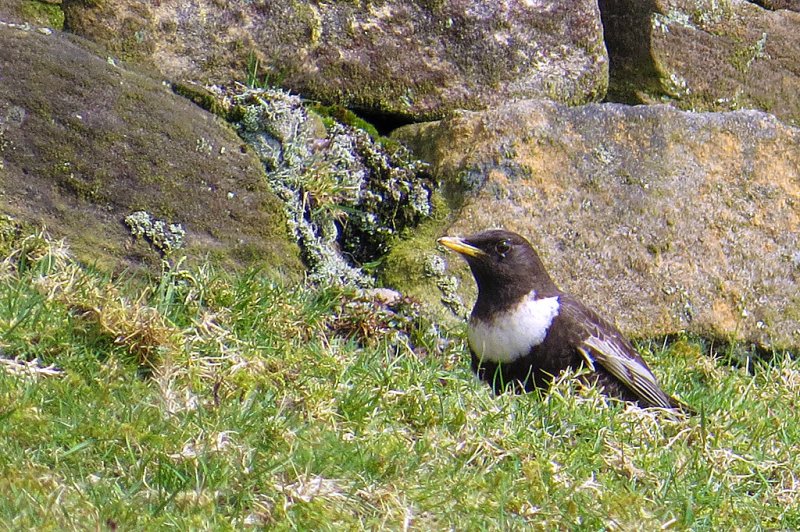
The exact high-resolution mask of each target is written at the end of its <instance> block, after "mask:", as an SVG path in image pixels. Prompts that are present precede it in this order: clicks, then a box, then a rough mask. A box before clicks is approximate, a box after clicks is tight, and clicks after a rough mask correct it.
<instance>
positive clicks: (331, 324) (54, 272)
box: [0, 232, 800, 530]
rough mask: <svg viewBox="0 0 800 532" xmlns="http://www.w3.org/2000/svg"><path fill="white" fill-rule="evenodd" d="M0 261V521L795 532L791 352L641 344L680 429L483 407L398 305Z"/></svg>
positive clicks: (583, 406) (560, 388)
mask: <svg viewBox="0 0 800 532" xmlns="http://www.w3.org/2000/svg"><path fill="white" fill-rule="evenodd" d="M0 246H1V247H2V251H3V256H6V257H8V258H7V259H6V260H5V261H4V262H3V263H0V349H1V350H2V354H1V355H0V358H2V359H4V360H3V363H2V364H0V450H2V452H0V493H2V494H3V496H2V497H0V527H2V528H4V529H5V528H10V529H45V530H48V529H50V530H53V529H95V528H113V527H115V526H117V527H121V529H126V530H129V529H154V528H155V529H167V528H170V529H173V528H177V529H209V528H213V529H240V528H246V527H248V526H252V527H264V526H265V527H269V528H275V529H279V530H280V529H294V528H299V529H322V530H333V529H336V530H340V529H362V528H369V529H378V528H389V529H402V528H404V527H406V526H408V527H410V528H412V529H416V530H430V529H457V530H466V529H498V528H512V529H521V528H533V529H543V530H551V529H554V528H562V529H563V528H580V529H590V530H591V529H623V530H624V529H633V528H636V529H650V530H652V529H658V528H659V527H666V528H672V529H697V530H727V529H746V530H752V529H758V528H777V529H796V528H798V527H800V506H799V505H798V504H799V503H798V500H800V497H798V480H797V474H798V473H797V472H798V471H800V464H798V463H797V462H798V459H797V456H798V455H799V454H800V452H799V451H800V428H798V427H800V423H799V422H798V421H799V420H798V411H800V408H799V406H800V405H798V403H800V363H798V362H797V361H795V360H792V359H791V358H789V357H777V358H776V359H775V360H774V361H772V362H770V363H768V364H767V363H763V364H757V365H756V367H755V368H754V370H753V371H752V372H747V371H745V370H744V369H737V368H732V367H730V366H728V365H726V364H725V363H724V360H725V358H724V357H722V358H717V357H715V356H714V354H713V352H709V351H712V350H710V349H709V348H708V347H707V346H705V345H704V344H703V343H702V342H701V341H699V340H692V339H687V338H682V339H678V340H677V341H675V342H674V343H672V344H670V345H669V346H666V347H664V346H662V345H660V344H659V345H648V344H643V345H641V346H640V347H641V350H642V353H643V355H644V356H645V357H646V358H647V360H648V362H650V363H651V366H652V367H653V368H654V370H655V372H656V373H657V374H658V376H659V377H660V379H661V380H662V382H663V383H664V386H665V388H667V389H668V390H669V391H671V392H674V393H677V394H679V395H680V396H681V397H682V398H683V399H684V400H686V401H687V402H689V403H690V404H691V405H693V406H694V407H695V408H697V409H698V410H699V411H700V412H701V414H700V415H697V416H694V417H690V418H682V417H675V416H672V415H669V414H668V413H665V412H661V411H648V410H641V409H639V408H636V407H632V406H626V405H623V404H620V403H618V402H614V401H608V400H606V399H605V398H603V397H602V396H600V395H599V394H598V393H597V392H596V391H595V390H593V389H579V388H578V387H576V386H575V385H573V384H572V382H574V381H570V380H569V379H566V378H565V379H564V380H562V381H561V382H559V383H558V384H557V386H556V387H555V389H554V390H553V391H552V392H551V393H549V394H543V395H539V394H529V395H503V396H500V397H493V396H491V395H490V394H489V392H488V389H487V387H486V386H484V385H482V384H480V383H478V382H477V381H476V380H475V379H474V378H473V377H472V376H471V375H470V372H469V368H468V363H467V354H466V351H465V347H464V341H463V333H464V331H463V328H457V329H455V330H447V329H446V328H444V327H443V326H441V325H437V324H435V323H431V322H430V321H429V320H427V319H426V318H425V317H420V316H419V315H418V312H417V310H418V309H416V307H415V305H414V304H413V303H411V302H408V301H403V302H400V303H399V304H398V305H395V306H394V307H393V310H392V309H387V308H385V307H383V306H382V305H380V304H378V303H376V302H375V301H374V300H372V299H370V298H369V297H365V296H363V295H359V294H357V293H355V292H353V291H351V290H347V289H341V288H330V287H329V288H313V287H309V286H303V285H297V286H282V285H279V284H276V283H275V282H273V281H271V280H270V279H269V278H268V276H267V275H265V274H264V273H262V272H250V273H248V274H244V275H238V276H234V275H228V274H225V273H222V272H216V271H214V270H213V269H212V268H210V267H206V268H204V269H201V270H195V271H188V270H186V269H183V268H182V267H181V266H180V265H177V266H173V267H172V268H171V269H169V270H168V271H166V272H165V273H164V274H163V275H162V276H161V277H160V278H158V279H155V280H154V281H152V282H151V283H144V284H143V283H141V282H140V281H134V280H125V279H121V280H120V279H116V280H111V279H109V278H107V277H105V276H103V275H100V274H96V273H92V272H90V271H88V270H86V269H84V268H81V267H79V266H78V265H76V264H75V263H74V262H73V261H72V260H71V259H70V258H69V255H67V254H65V253H64V252H63V250H61V248H59V246H58V245H56V244H54V243H53V242H50V241H48V240H47V239H45V238H43V237H41V236H36V235H34V236H30V237H23V236H21V235H19V234H12V233H9V232H6V233H2V234H0ZM10 359H17V362H18V364H17V365H16V366H12V365H11V364H10V363H9V360H10ZM46 367H51V369H55V370H58V371H57V373H56V374H52V372H45V371H43V368H46Z"/></svg>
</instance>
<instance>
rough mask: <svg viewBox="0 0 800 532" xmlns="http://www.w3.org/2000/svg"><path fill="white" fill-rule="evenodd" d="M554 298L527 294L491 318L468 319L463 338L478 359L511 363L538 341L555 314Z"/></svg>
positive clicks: (556, 300)
mask: <svg viewBox="0 0 800 532" xmlns="http://www.w3.org/2000/svg"><path fill="white" fill-rule="evenodd" d="M558 310H559V302H558V297H557V296H556V297H545V298H540V299H537V298H536V296H535V294H531V295H528V296H527V297H525V299H523V300H522V301H521V302H519V303H518V304H517V305H515V306H514V307H512V308H511V309H509V310H507V311H505V312H501V313H499V314H496V315H495V316H492V318H491V319H489V320H486V319H479V318H475V317H474V316H473V317H472V318H471V319H470V322H469V328H468V331H467V338H468V340H469V346H470V348H471V349H472V351H473V352H474V353H475V355H477V357H478V358H480V359H481V360H489V361H492V362H506V363H508V362H513V361H514V360H516V359H517V358H519V357H521V356H525V355H527V354H528V353H529V352H530V350H531V349H532V348H533V347H535V346H537V345H539V344H541V343H542V342H543V341H544V339H545V337H546V336H547V331H548V329H549V328H550V325H551V324H552V323H553V320H554V319H555V318H556V316H558Z"/></svg>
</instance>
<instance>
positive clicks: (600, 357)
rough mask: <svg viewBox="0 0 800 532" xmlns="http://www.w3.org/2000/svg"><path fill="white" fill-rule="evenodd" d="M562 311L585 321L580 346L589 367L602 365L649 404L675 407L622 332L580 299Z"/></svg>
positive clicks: (577, 319) (578, 321) (579, 348)
mask: <svg viewBox="0 0 800 532" xmlns="http://www.w3.org/2000/svg"><path fill="white" fill-rule="evenodd" d="M562 310H564V311H566V312H567V313H569V314H573V317H574V318H576V320H575V322H577V323H582V324H586V325H585V326H583V327H582V328H583V331H582V336H583V341H582V342H581V343H580V344H578V347H577V349H578V352H579V353H580V354H581V356H582V357H583V358H584V359H585V360H586V363H587V364H588V365H589V367H590V368H592V369H595V364H596V363H597V364H600V365H601V366H602V367H603V368H605V369H606V371H608V372H609V373H610V374H611V375H613V376H614V377H616V378H617V379H618V380H619V381H620V382H621V383H622V384H624V385H625V386H626V387H627V388H628V389H630V390H631V391H632V392H633V393H635V394H636V395H637V396H638V397H639V398H641V399H643V400H644V401H646V402H647V403H649V404H652V405H655V406H659V407H662V408H672V407H673V406H674V404H673V401H672V400H671V399H670V397H669V396H668V395H667V394H666V393H664V391H663V390H662V389H661V387H660V386H659V385H658V381H657V380H656V377H655V375H653V372H651V371H650V368H648V367H647V364H645V362H644V360H642V359H641V357H640V356H639V355H638V354H637V353H636V351H635V350H634V348H633V346H632V345H631V344H630V342H628V341H627V340H626V339H625V337H624V336H622V333H620V332H619V331H617V329H616V328H614V327H613V326H612V325H610V324H608V323H606V322H604V321H603V319H602V318H600V317H599V316H597V315H596V314H595V313H594V312H592V311H591V310H589V309H587V308H586V307H584V306H583V305H582V304H580V303H578V302H577V301H573V302H571V304H567V305H562ZM586 318H589V319H586ZM592 324H597V325H592Z"/></svg>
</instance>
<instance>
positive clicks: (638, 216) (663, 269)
mask: <svg viewBox="0 0 800 532" xmlns="http://www.w3.org/2000/svg"><path fill="white" fill-rule="evenodd" d="M396 137H397V138H399V139H401V140H403V141H405V142H407V143H408V144H409V145H411V146H412V147H413V148H414V149H415V151H416V153H417V154H419V155H422V156H423V157H424V158H427V159H428V160H430V161H432V162H434V165H433V173H434V175H435V176H436V177H438V178H439V179H440V180H442V181H443V182H444V190H445V194H446V197H447V199H448V201H449V203H450V205H451V207H452V208H453V209H454V210H455V211H456V212H457V215H456V218H455V221H454V223H453V224H452V226H451V227H450V228H449V229H447V230H446V232H448V233H450V234H468V233H471V232H474V231H478V230H481V229H485V228H490V227H498V226H501V227H506V228H508V229H511V230H514V231H517V232H520V233H522V234H523V235H526V236H527V237H529V238H530V240H531V242H532V243H533V244H534V246H535V247H536V248H537V249H538V250H539V252H540V254H541V256H542V259H543V260H544V263H545V265H546V266H547V267H548V268H549V271H550V273H551V274H552V276H553V278H554V279H555V280H556V282H557V283H559V284H560V285H561V286H562V287H563V288H565V289H567V290H569V291H571V292H572V293H574V294H576V295H578V296H579V297H580V298H582V299H583V300H585V301H586V302H587V303H588V304H589V305H590V306H592V307H594V308H596V309H597V310H598V311H600V312H601V313H602V314H604V315H608V316H609V317H613V318H615V319H616V321H617V322H618V324H619V325H620V326H621V327H622V329H623V330H624V331H625V332H627V333H629V334H631V335H634V336H638V337H653V336H660V335H668V334H672V333H676V332H678V331H691V332H695V333H699V334H702V335H704V336H708V337H713V338H722V339H743V340H746V341H750V342H753V343H755V344H756V345H758V346H762V347H778V348H783V347H794V348H796V347H797V346H798V345H800V292H798V288H797V282H798V278H799V277H800V236H799V235H800V231H799V230H800V130H798V129H796V128H793V127H790V126H787V125H785V124H783V123H782V122H780V121H778V120H777V119H775V118H774V117H773V116H771V115H768V114H765V113H761V112H756V111H739V112H729V113H706V114H696V113H688V112H682V111H678V110H675V109H674V108H672V107H669V106H664V105H660V106H647V107H645V106H638V107H630V106H625V105H619V104H603V105H600V104H592V105H587V106H583V107H576V108H567V107H564V106H561V105H558V104H555V103H549V102H536V101H527V102H519V103H516V104H512V105H507V106H504V107H501V108H499V109H497V110H492V111H487V112H482V113H473V112H464V113H461V114H458V115H456V116H454V117H452V118H449V119H447V120H443V121H441V122H434V123H428V124H417V125H411V126H406V127H404V128H402V129H400V130H398V131H397V132H396ZM441 230H442V231H443V232H444V231H445V229H441ZM429 240H430V241H429V242H428V243H427V246H428V248H427V249H428V250H429V252H430V253H431V254H433V251H432V250H433V238H430V239H429ZM414 245H415V246H416V247H419V246H420V243H419V242H418V241H417V242H415V243H414ZM401 252H402V247H400V248H398V249H397V251H396V252H395V253H396V254H395V255H394V256H390V258H389V259H387V261H386V262H387V265H388V266H387V268H388V272H387V276H388V277H389V278H392V279H394V280H395V281H396V282H398V283H402V282H403V279H409V281H408V283H409V284H415V285H416V284H418V283H420V282H422V281H421V280H424V279H425V275H426V274H427V275H431V274H435V273H437V272H436V271H435V268H433V269H432V268H431V265H432V264H435V263H436V260H433V259H432V258H430V257H429V258H428V260H427V261H423V262H421V263H419V264H418V266H419V267H418V269H417V271H416V274H415V275H411V272H412V270H413V268H411V267H410V265H412V266H413V263H411V262H409V261H402V260H396V258H397V257H400V256H402V254H401ZM446 258H447V260H448V261H449V262H450V265H449V267H450V270H451V271H455V272H458V274H459V276H460V278H461V280H462V281H463V282H462V287H463V286H465V287H466V290H467V291H469V290H474V288H473V283H472V281H471V280H470V279H469V275H468V273H467V270H466V268H465V266H464V264H462V261H460V260H459V259H457V258H455V257H452V256H450V255H447V256H446ZM438 260H439V261H441V256H440V258H439V259H438ZM398 265H399V266H398ZM393 267H402V268H403V269H404V271H403V273H402V275H400V274H397V273H396V272H392V271H391V270H392V268H393ZM440 285H441V283H440ZM465 293H466V292H462V294H465ZM467 299H469V297H467Z"/></svg>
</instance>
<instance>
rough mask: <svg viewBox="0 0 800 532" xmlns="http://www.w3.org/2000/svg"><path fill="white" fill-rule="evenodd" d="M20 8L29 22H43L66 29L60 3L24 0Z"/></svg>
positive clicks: (55, 27) (59, 28) (58, 28)
mask: <svg viewBox="0 0 800 532" xmlns="http://www.w3.org/2000/svg"><path fill="white" fill-rule="evenodd" d="M19 9H20V12H21V14H22V16H23V17H25V19H26V20H27V21H28V22H31V23H35V24H42V25H45V26H49V27H51V28H54V29H57V30H63V29H64V11H62V10H61V5H59V4H50V3H48V2H39V1H37V0H23V1H22V4H21V5H20V7H19Z"/></svg>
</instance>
